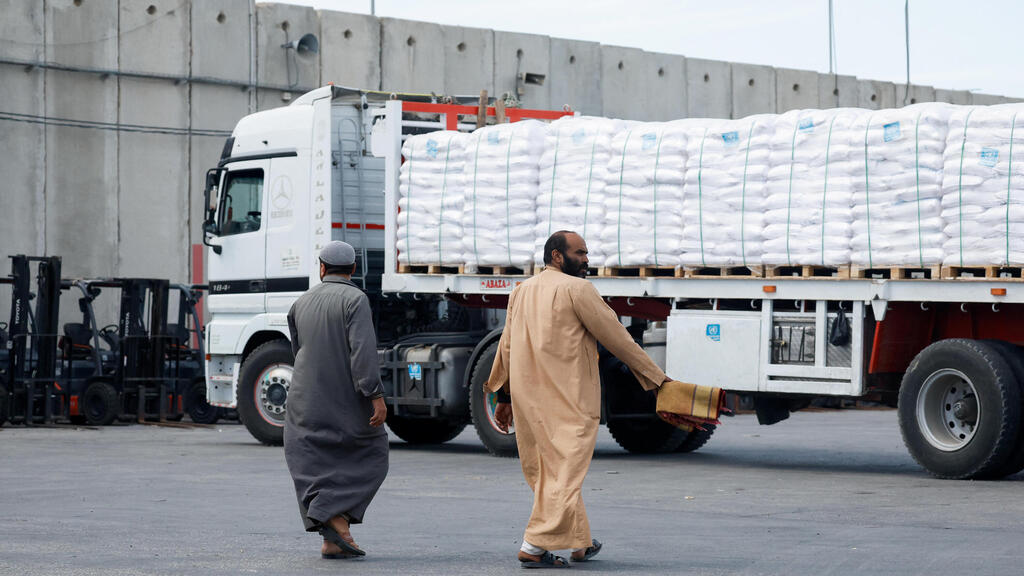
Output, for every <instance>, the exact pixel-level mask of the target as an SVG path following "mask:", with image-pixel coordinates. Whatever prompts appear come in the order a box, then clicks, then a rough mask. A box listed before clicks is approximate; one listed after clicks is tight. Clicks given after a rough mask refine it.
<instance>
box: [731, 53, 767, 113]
mask: <svg viewBox="0 0 1024 576" xmlns="http://www.w3.org/2000/svg"><path fill="white" fill-rule="evenodd" d="M775 109H776V103H775V69H774V68H772V67H771V66H756V65H753V64H733V65H732V117H733V118H743V117H744V116H750V115H752V114H765V113H771V112H775Z"/></svg>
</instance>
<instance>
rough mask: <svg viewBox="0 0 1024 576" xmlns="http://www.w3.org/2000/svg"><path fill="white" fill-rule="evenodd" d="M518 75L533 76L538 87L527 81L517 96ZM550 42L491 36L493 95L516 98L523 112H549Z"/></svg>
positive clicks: (508, 35)
mask: <svg viewBox="0 0 1024 576" xmlns="http://www.w3.org/2000/svg"><path fill="white" fill-rule="evenodd" d="M518 74H523V75H525V74H530V75H538V76H533V78H536V79H537V80H539V76H543V81H542V83H539V84H538V83H536V81H534V82H531V81H529V80H527V81H525V82H523V83H522V85H521V87H522V93H518V92H519V91H518V90H517V87H518V86H520V84H519V83H518V82H517V75H518ZM550 77H551V42H550V39H549V38H548V37H547V36H537V35H535V34H517V33H513V32H495V33H494V94H495V95H501V94H503V93H505V92H511V93H513V94H516V95H517V97H518V98H519V101H520V102H521V103H522V105H523V107H524V108H550V106H551V90H550V88H551V84H550V83H549V82H548V79H549V78H550Z"/></svg>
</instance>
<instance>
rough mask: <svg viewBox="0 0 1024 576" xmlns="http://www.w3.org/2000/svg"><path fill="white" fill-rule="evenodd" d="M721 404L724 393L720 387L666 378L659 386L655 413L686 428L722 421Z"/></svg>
mask: <svg viewBox="0 0 1024 576" xmlns="http://www.w3.org/2000/svg"><path fill="white" fill-rule="evenodd" d="M724 406H725V392H724V391H723V390H722V389H721V388H714V387H711V386H698V385H697V384H690V383H688V382H679V381H678V380H668V381H666V382H665V383H664V384H662V385H661V388H659V389H658V404H657V408H656V410H657V412H658V416H659V417H660V418H661V419H662V420H664V421H666V422H668V423H669V424H672V425H674V426H679V427H680V428H685V429H687V430H689V429H692V428H697V429H698V430H703V429H704V428H703V426H704V425H706V424H721V422H719V421H718V415H719V414H720V413H721V411H722V409H723V407H724Z"/></svg>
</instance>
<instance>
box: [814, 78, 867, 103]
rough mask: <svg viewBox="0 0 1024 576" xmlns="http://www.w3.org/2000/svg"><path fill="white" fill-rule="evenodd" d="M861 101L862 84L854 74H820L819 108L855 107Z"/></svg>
mask: <svg viewBox="0 0 1024 576" xmlns="http://www.w3.org/2000/svg"><path fill="white" fill-rule="evenodd" d="M859 101H860V85H859V84H857V78H856V77H854V76H843V75H837V74H819V75H818V108H822V109H824V108H855V107H857V105H858V104H859Z"/></svg>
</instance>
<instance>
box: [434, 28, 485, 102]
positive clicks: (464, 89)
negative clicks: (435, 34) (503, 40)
mask: <svg viewBox="0 0 1024 576" xmlns="http://www.w3.org/2000/svg"><path fill="white" fill-rule="evenodd" d="M441 34H442V38H443V43H444V91H445V93H446V94H452V95H455V96H479V94H480V91H481V90H487V93H488V94H489V95H491V96H493V95H494V32H492V31H490V30H484V29H481V28H463V27H461V26H442V27H441Z"/></svg>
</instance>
